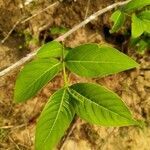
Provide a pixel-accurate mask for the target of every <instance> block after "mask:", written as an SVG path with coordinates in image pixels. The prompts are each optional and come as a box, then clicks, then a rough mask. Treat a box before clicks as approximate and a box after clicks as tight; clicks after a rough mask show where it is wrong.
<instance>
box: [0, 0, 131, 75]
mask: <svg viewBox="0 0 150 150" xmlns="http://www.w3.org/2000/svg"><path fill="white" fill-rule="evenodd" d="M130 1H131V0H127V1H124V2H118V3H114V4H112V5H110V6H107V7H105V8H103V9H101V10H99V11H97V12H96V13H94V14H92V15H91V16H89V17H88V18H87V19H85V20H84V21H82V22H81V23H79V24H78V25H75V27H73V28H72V29H71V30H69V31H68V32H66V33H65V34H63V35H62V36H60V37H58V38H57V39H55V41H64V40H65V38H67V37H68V36H69V35H70V34H72V33H73V32H75V31H76V30H78V29H79V28H81V27H83V26H85V25H86V24H87V23H89V22H90V21H92V20H94V19H95V18H96V17H98V16H100V15H102V14H104V13H105V12H107V11H110V10H112V9H114V8H116V7H118V6H123V5H125V4H127V3H128V2H130ZM38 50H39V49H37V50H35V51H34V52H31V53H30V54H28V55H27V56H26V57H24V58H22V59H20V60H19V61H18V62H16V63H15V64H13V65H11V66H10V67H8V68H6V69H4V70H2V71H1V72H0V77H2V76H4V75H5V74H7V73H8V72H10V71H12V70H13V69H15V68H16V67H19V66H21V65H23V64H24V63H25V62H27V61H29V60H31V59H32V58H33V57H34V56H35V55H36V54H37V52H38Z"/></svg>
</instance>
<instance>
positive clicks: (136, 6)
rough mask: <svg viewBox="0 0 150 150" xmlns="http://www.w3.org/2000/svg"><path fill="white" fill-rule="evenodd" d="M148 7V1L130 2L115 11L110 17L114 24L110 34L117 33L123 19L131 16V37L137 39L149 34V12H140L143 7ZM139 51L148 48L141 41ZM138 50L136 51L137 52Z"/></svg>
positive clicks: (149, 0) (149, 1)
mask: <svg viewBox="0 0 150 150" xmlns="http://www.w3.org/2000/svg"><path fill="white" fill-rule="evenodd" d="M148 5H150V0H132V1H130V2H129V3H128V4H126V5H125V6H123V7H122V8H120V9H119V10H117V11H115V12H114V13H113V14H112V16H111V18H110V19H111V21H113V22H114V25H113V27H112V29H111V30H110V32H111V33H114V32H117V31H119V30H120V28H121V27H122V26H123V24H124V22H125V19H124V18H127V17H128V18H129V16H131V22H132V23H131V37H132V40H133V38H135V39H136V38H138V37H141V36H142V35H145V34H150V10H145V9H143V11H141V12H140V11H139V10H141V9H142V8H143V7H145V6H148ZM139 45H141V46H139V49H143V50H147V49H148V48H149V47H150V46H149V44H147V42H145V43H144V41H141V42H140V44H139ZM139 49H138V50H139Z"/></svg>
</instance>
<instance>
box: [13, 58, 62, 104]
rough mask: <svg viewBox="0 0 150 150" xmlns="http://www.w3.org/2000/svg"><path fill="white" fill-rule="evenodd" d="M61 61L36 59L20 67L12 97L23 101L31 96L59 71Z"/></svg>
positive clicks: (17, 100)
mask: <svg viewBox="0 0 150 150" xmlns="http://www.w3.org/2000/svg"><path fill="white" fill-rule="evenodd" d="M60 68H61V63H60V62H59V61H58V60H56V59H54V58H53V59H37V60H34V61H32V62H30V63H28V64H27V65H25V67H24V68H23V69H22V71H21V72H20V73H19V75H18V77H17V81H16V85H15V93H14V99H15V101H16V102H23V101H25V100H27V99H29V98H31V97H33V96H34V95H35V94H36V93H37V92H38V91H39V90H40V89H41V88H42V87H43V86H44V85H45V84H46V83H48V81H50V80H51V79H52V78H54V76H55V75H56V74H57V73H58V72H59V71H60Z"/></svg>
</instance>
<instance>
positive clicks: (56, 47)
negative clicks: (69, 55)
mask: <svg viewBox="0 0 150 150" xmlns="http://www.w3.org/2000/svg"><path fill="white" fill-rule="evenodd" d="M62 48H63V47H62V45H61V44H60V43H59V42H57V41H52V42H49V43H47V44H44V45H43V46H42V47H41V48H40V49H39V51H38V53H37V57H38V58H51V57H61V56H62Z"/></svg>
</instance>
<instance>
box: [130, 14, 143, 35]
mask: <svg viewBox="0 0 150 150" xmlns="http://www.w3.org/2000/svg"><path fill="white" fill-rule="evenodd" d="M144 30H145V27H144V24H143V21H142V20H141V19H139V18H138V17H137V16H136V15H135V14H133V15H132V30H131V32H132V37H133V38H137V37H139V36H141V35H142V34H143V33H144Z"/></svg>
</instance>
